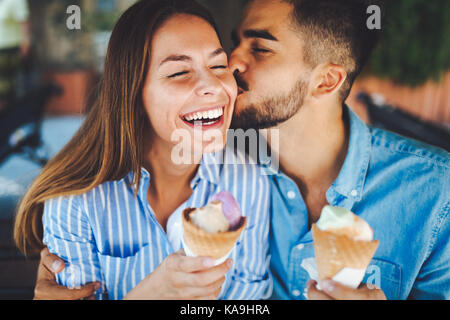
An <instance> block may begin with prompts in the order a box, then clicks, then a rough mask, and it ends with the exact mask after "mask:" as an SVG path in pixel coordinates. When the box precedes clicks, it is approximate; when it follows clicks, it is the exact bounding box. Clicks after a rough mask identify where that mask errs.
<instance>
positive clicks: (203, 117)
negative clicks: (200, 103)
mask: <svg viewBox="0 0 450 320" xmlns="http://www.w3.org/2000/svg"><path fill="white" fill-rule="evenodd" d="M222 115H223V108H216V109H212V110H208V111H203V112H194V113H191V114H189V115H187V116H184V117H183V119H184V120H185V121H189V122H192V121H202V122H203V124H211V123H214V122H216V121H218V120H219V118H220V117H221V116H222ZM208 120H211V121H208Z"/></svg>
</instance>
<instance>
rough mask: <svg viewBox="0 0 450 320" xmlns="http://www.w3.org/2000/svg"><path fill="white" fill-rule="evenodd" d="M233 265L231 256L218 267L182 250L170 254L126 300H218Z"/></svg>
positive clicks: (207, 260)
mask: <svg viewBox="0 0 450 320" xmlns="http://www.w3.org/2000/svg"><path fill="white" fill-rule="evenodd" d="M232 264H233V263H232V260H231V259H227V260H226V261H225V262H223V263H222V264H220V265H218V266H215V267H214V266H213V259H211V258H207V257H187V256H185V255H184V252H183V250H180V251H178V252H176V253H173V254H171V255H170V256H168V257H167V258H166V259H165V260H164V261H163V262H162V263H161V264H160V265H159V266H158V267H157V268H156V269H155V270H154V271H153V272H152V273H151V274H149V275H148V276H147V277H146V278H145V279H144V280H142V281H141V282H140V283H139V284H138V285H137V286H136V287H135V288H134V289H133V290H131V291H130V292H129V293H128V294H127V295H126V297H125V299H131V300H138V299H151V300H159V299H162V300H193V299H199V300H214V299H217V297H218V296H219V294H220V291H221V289H222V285H223V282H224V281H225V274H226V273H227V272H228V270H229V269H230V267H231V266H232Z"/></svg>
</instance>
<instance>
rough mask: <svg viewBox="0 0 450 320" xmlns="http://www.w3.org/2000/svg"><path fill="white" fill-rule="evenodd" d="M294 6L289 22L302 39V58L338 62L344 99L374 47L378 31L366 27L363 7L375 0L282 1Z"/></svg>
mask: <svg viewBox="0 0 450 320" xmlns="http://www.w3.org/2000/svg"><path fill="white" fill-rule="evenodd" d="M284 1H285V2H288V3H290V4H292V5H293V6H294V11H293V14H292V16H293V22H295V26H296V28H297V29H298V30H299V31H300V34H301V37H302V39H303V41H304V42H305V47H304V61H305V63H307V64H308V65H309V66H311V67H312V68H314V67H316V66H317V65H318V64H320V63H326V62H331V63H335V64H339V65H342V66H343V67H344V68H345V70H346V71H347V79H346V81H345V83H344V84H343V86H342V89H341V98H342V101H345V99H347V97H348V95H349V93H350V90H351V87H352V85H353V82H354V80H355V78H356V76H357V75H358V74H359V73H360V72H361V70H362V68H363V67H364V65H365V64H366V63H367V61H368V60H369V57H370V54H371V52H372V51H373V49H374V48H375V46H376V44H377V41H378V37H379V30H376V29H375V30H370V29H369V28H368V27H367V19H368V18H369V16H370V15H369V14H367V8H368V6H369V5H371V4H377V5H381V2H380V1H379V0H376V1H371V3H369V2H368V1H365V0H284Z"/></svg>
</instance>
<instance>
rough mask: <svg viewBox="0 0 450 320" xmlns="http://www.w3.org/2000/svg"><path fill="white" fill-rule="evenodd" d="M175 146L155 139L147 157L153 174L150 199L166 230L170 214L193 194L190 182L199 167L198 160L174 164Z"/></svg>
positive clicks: (145, 165) (151, 176)
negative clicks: (172, 157)
mask: <svg viewBox="0 0 450 320" xmlns="http://www.w3.org/2000/svg"><path fill="white" fill-rule="evenodd" d="M172 148H173V145H169V144H168V143H167V142H165V141H161V140H160V139H158V138H155V139H152V141H151V147H150V146H149V147H148V148H147V152H146V156H145V160H144V167H145V168H146V169H147V170H148V172H149V173H150V187H149V189H148V192H147V200H148V201H149V203H150V205H151V207H152V209H153V211H154V213H155V215H156V218H157V219H158V221H159V222H160V224H161V226H162V227H163V228H164V230H165V229H166V224H167V220H168V218H169V217H170V215H171V214H172V213H173V212H174V211H175V210H176V209H177V208H178V207H179V206H180V205H181V204H182V203H183V202H185V201H186V200H187V199H189V197H190V196H191V194H192V189H191V187H190V182H191V180H192V179H193V178H194V176H195V174H196V172H197V169H198V164H197V163H196V162H195V161H194V162H193V163H192V164H191V163H188V164H176V163H174V162H173V161H172V159H171V155H172Z"/></svg>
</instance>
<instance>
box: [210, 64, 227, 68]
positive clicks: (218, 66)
mask: <svg viewBox="0 0 450 320" xmlns="http://www.w3.org/2000/svg"><path fill="white" fill-rule="evenodd" d="M226 68H228V66H227V65H217V66H212V67H211V69H226Z"/></svg>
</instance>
